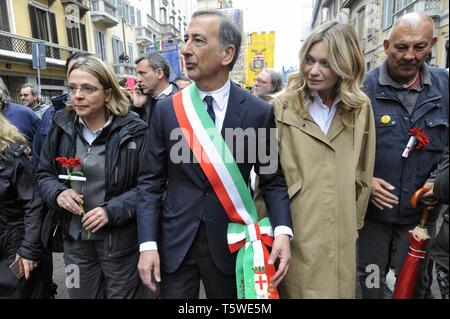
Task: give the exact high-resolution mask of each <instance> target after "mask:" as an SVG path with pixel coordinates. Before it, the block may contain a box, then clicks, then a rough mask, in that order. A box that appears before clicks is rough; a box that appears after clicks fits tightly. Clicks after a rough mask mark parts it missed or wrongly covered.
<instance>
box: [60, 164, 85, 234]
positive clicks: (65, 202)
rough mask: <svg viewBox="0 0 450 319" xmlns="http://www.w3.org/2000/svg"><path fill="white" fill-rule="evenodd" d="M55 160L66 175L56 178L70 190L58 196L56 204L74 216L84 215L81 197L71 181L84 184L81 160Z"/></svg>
mask: <svg viewBox="0 0 450 319" xmlns="http://www.w3.org/2000/svg"><path fill="white" fill-rule="evenodd" d="M55 160H56V161H57V162H58V163H59V164H60V165H61V166H62V167H65V168H66V171H67V175H59V176H58V178H60V179H64V180H68V181H69V182H70V187H71V188H70V189H66V190H64V191H63V192H61V194H59V195H58V198H57V203H58V205H59V206H60V207H62V208H64V209H65V210H68V211H69V212H71V213H73V214H75V215H82V216H83V217H84V216H85V215H86V213H85V211H84V207H83V195H80V194H78V193H77V191H76V189H75V185H74V183H73V181H80V182H85V181H86V177H84V176H83V172H82V171H81V160H80V159H79V158H77V157H74V158H72V157H57V158H55ZM87 238H88V239H90V238H91V231H90V230H89V229H88V236H87Z"/></svg>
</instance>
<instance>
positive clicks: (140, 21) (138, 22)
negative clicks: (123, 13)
mask: <svg viewBox="0 0 450 319" xmlns="http://www.w3.org/2000/svg"><path fill="white" fill-rule="evenodd" d="M136 21H137V26H138V27H142V14H141V10H139V9H137V8H136Z"/></svg>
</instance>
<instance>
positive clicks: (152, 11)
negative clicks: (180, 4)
mask: <svg viewBox="0 0 450 319" xmlns="http://www.w3.org/2000/svg"><path fill="white" fill-rule="evenodd" d="M150 5H151V6H150V8H151V13H152V17H153V18H154V19H156V16H155V14H156V11H155V0H151V3H150Z"/></svg>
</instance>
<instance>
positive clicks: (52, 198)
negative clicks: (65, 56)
mask: <svg viewBox="0 0 450 319" xmlns="http://www.w3.org/2000/svg"><path fill="white" fill-rule="evenodd" d="M67 91H68V92H69V94H70V102H69V104H68V106H67V109H68V111H66V110H61V111H58V112H56V113H55V115H54V117H53V124H52V127H51V128H50V131H49V134H48V136H47V138H46V140H45V142H44V145H43V147H42V152H41V160H40V163H39V166H38V169H37V178H38V183H39V187H40V191H41V194H42V196H43V198H44V200H45V202H46V203H47V205H48V206H49V207H50V208H51V209H54V210H59V211H62V212H63V213H62V222H61V225H62V233H63V238H64V260H65V263H66V269H69V270H70V271H69V273H68V278H67V283H68V291H69V295H70V297H71V298H88V299H91V298H142V297H144V295H145V291H144V288H143V286H142V284H141V281H140V279H139V275H138V272H137V271H136V267H137V262H138V257H139V250H138V240H137V229H136V211H135V203H136V191H137V190H136V186H137V179H138V177H139V176H140V174H141V173H142V169H143V165H142V164H143V161H142V160H141V159H142V155H143V152H144V150H145V148H146V143H147V139H146V131H147V125H146V124H145V123H144V122H143V121H141V120H140V119H139V117H138V116H137V115H136V114H134V113H132V112H128V105H129V104H128V101H127V99H126V97H125V96H124V94H123V92H122V90H121V89H120V87H119V84H118V82H117V79H116V78H115V76H114V74H113V73H112V72H111V71H110V69H109V68H108V66H106V64H105V63H104V62H102V61H101V60H100V59H98V58H97V57H94V56H89V57H85V58H83V59H80V60H78V61H76V62H75V63H74V64H73V65H72V66H71V67H70V69H69V70H68V87H67ZM58 157H65V158H78V159H80V164H81V165H78V164H75V165H72V164H73V163H72V164H71V163H67V161H66V163H63V165H61V164H60V162H61V160H59V162H58V161H56V158H58ZM67 165H70V167H63V166H67ZM78 166H80V167H78ZM67 171H68V172H71V173H73V172H74V171H78V172H82V174H83V177H84V178H85V181H74V180H68V177H67V175H69V174H68V172H67ZM74 174H79V173H74ZM59 175H66V176H65V177H64V176H59ZM72 176H73V178H76V177H78V179H80V178H79V177H80V176H79V175H77V176H75V175H72Z"/></svg>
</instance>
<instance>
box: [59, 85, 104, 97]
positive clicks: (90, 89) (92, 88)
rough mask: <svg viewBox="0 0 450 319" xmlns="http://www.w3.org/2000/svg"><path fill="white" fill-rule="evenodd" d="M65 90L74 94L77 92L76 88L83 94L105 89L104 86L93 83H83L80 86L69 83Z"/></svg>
mask: <svg viewBox="0 0 450 319" xmlns="http://www.w3.org/2000/svg"><path fill="white" fill-rule="evenodd" d="M66 89H67V92H69V93H70V94H75V93H77V91H78V89H80V90H81V92H82V93H84V94H87V95H89V94H93V93H94V92H96V91H98V90H105V89H104V88H101V89H99V88H97V87H95V86H93V85H89V84H83V85H82V86H75V85H69V86H67V87H66Z"/></svg>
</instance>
